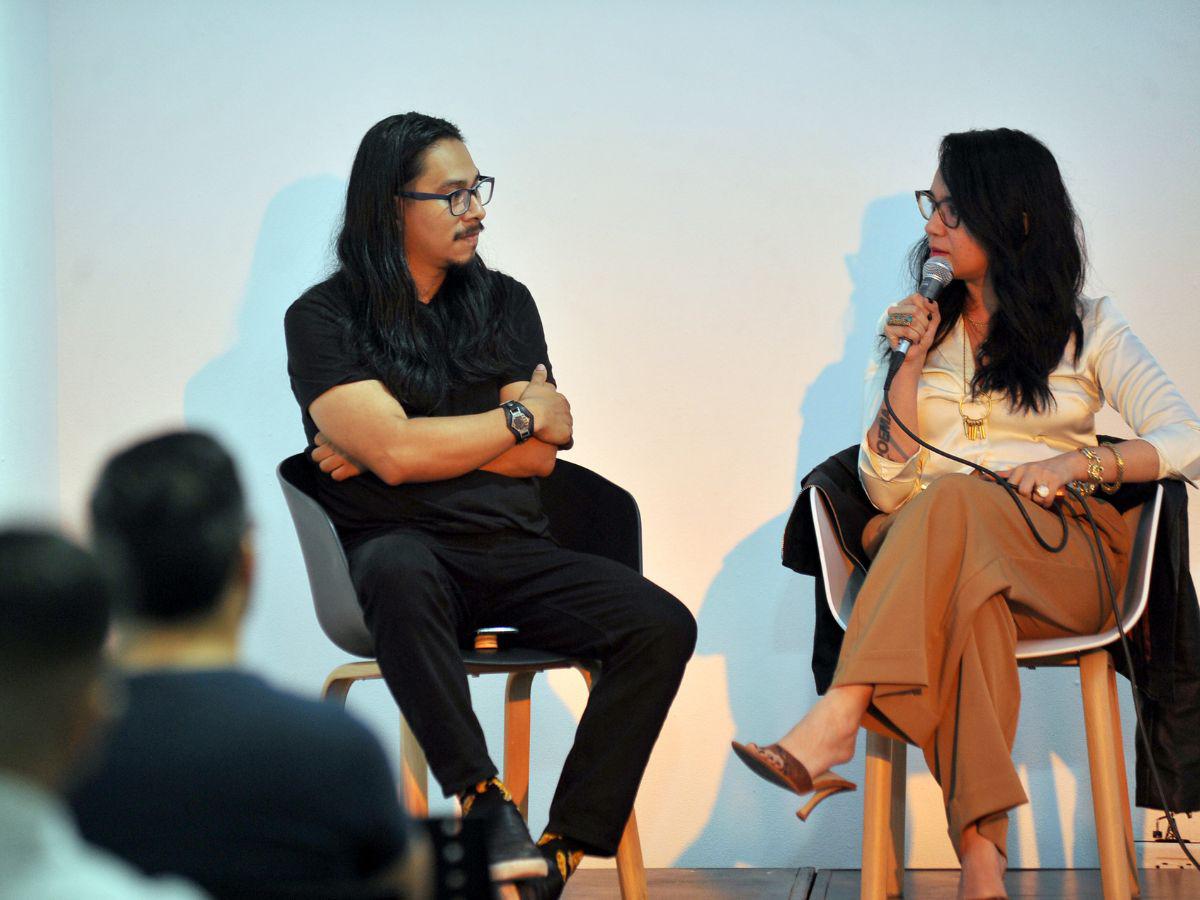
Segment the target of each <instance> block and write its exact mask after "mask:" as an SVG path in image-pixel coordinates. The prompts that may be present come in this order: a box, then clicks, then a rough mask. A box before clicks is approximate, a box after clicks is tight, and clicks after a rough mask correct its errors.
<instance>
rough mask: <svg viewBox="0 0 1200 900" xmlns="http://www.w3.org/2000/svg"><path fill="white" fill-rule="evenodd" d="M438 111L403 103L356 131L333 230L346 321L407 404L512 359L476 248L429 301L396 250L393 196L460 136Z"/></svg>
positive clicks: (423, 402)
mask: <svg viewBox="0 0 1200 900" xmlns="http://www.w3.org/2000/svg"><path fill="white" fill-rule="evenodd" d="M462 139H463V138H462V133H461V132H460V131H459V130H458V128H457V127H456V126H454V125H453V124H451V123H450V122H447V121H446V120H445V119H437V118H434V117H433V116H426V115H422V114H421V113H416V112H409V113H404V114H403V115H398V116H389V117H388V118H386V119H384V120H383V121H381V122H377V123H376V124H375V125H373V126H372V127H371V129H370V130H369V131H368V132H367V133H366V134H365V135H364V136H363V139H362V143H361V144H359V147H358V153H357V155H356V156H355V157H354V166H353V167H352V168H351V170H350V183H349V186H348V187H347V189H346V213H345V217H344V219H343V221H342V229H341V233H340V234H339V235H338V239H337V256H338V262H339V263H340V267H339V269H338V271H337V273H336V275H335V277H336V278H338V279H340V280H341V281H342V283H343V286H344V287H345V289H346V290H347V292H348V293H349V295H350V296H351V297H352V298H353V300H354V303H355V309H354V315H353V318H352V320H351V321H350V322H349V323H347V324H348V325H349V327H350V328H351V330H352V331H353V333H354V336H355V338H357V343H358V344H359V345H360V346H361V347H362V348H363V349H364V350H365V352H366V354H367V361H368V363H369V364H370V365H371V367H372V368H373V369H374V370H375V372H376V373H377V374H378V376H379V379H380V381H382V382H383V383H384V385H386V386H387V388H388V390H389V391H391V392H392V394H393V395H395V397H396V398H397V399H398V400H399V401H400V402H401V403H402V404H404V406H405V408H406V409H407V411H408V412H409V413H410V414H427V413H430V412H433V411H434V410H435V409H436V408H437V407H438V405H439V404H440V403H441V402H442V400H443V399H445V396H446V393H447V391H448V390H449V388H450V387H452V386H454V385H457V384H463V383H468V382H473V381H482V380H485V379H487V378H490V377H493V376H495V375H496V374H498V373H499V372H500V371H502V370H503V369H504V368H506V366H507V365H508V364H509V363H510V362H511V357H510V353H511V351H510V350H509V349H508V348H510V347H512V346H513V341H512V333H511V329H512V326H511V324H510V322H509V321H508V317H507V316H505V315H504V314H503V309H502V305H501V304H502V300H503V298H502V296H500V295H499V294H498V292H497V290H496V289H495V287H494V285H495V284H496V279H494V278H492V277H490V276H489V273H488V269H487V267H486V266H485V265H484V264H483V262H482V260H480V259H479V256H478V255H475V256H474V257H472V259H471V261H470V262H469V263H467V264H465V265H462V266H454V267H452V268H451V269H450V270H449V271H448V272H447V274H446V280H445V282H444V283H443V284H442V287H441V288H440V289H439V291H438V294H437V298H436V302H431V303H429V304H424V303H421V301H420V298H419V297H418V295H417V289H416V285H415V284H414V283H413V279H412V273H411V272H410V271H409V268H408V260H407V258H406V257H405V255H404V217H403V216H402V215H400V214H399V212H398V211H397V208H396V197H397V195H399V193H400V192H401V191H402V190H404V188H405V186H406V185H408V184H409V183H410V182H412V181H413V180H414V179H416V178H419V177H420V176H421V174H422V172H423V170H424V160H425V152H426V151H427V150H428V149H429V148H430V147H431V146H433V145H434V144H435V143H437V142H438V141H442V140H457V141H461V140H462Z"/></svg>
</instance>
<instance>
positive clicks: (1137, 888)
mask: <svg viewBox="0 0 1200 900" xmlns="http://www.w3.org/2000/svg"><path fill="white" fill-rule="evenodd" d="M1107 681H1108V706H1109V709H1111V710H1112V729H1113V737H1114V739H1115V740H1114V748H1115V749H1114V753H1115V755H1116V759H1117V787H1118V788H1119V789H1120V792H1121V797H1120V800H1121V814H1122V815H1121V819H1122V825H1123V826H1124V828H1125V861H1126V863H1127V864H1128V868H1129V890H1130V892H1131V893H1132V894H1133V896H1135V897H1138V896H1141V893H1142V889H1141V885H1139V884H1138V863H1137V851H1136V850H1135V849H1134V843H1133V810H1132V809H1131V808H1130V803H1129V776H1128V773H1127V772H1126V769H1125V742H1124V740H1123V738H1122V730H1121V698H1120V696H1119V695H1118V694H1117V673H1116V670H1115V669H1114V668H1113V667H1112V666H1111V665H1110V666H1108V679H1107Z"/></svg>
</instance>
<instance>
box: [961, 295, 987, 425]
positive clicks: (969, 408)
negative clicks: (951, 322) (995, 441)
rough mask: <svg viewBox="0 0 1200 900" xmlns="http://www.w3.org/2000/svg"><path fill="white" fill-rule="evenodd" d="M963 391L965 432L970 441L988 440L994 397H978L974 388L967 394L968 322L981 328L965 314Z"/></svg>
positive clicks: (969, 339) (962, 402)
mask: <svg viewBox="0 0 1200 900" xmlns="http://www.w3.org/2000/svg"><path fill="white" fill-rule="evenodd" d="M962 319H963V374H962V377H963V392H962V398H961V399H960V400H959V401H958V414H959V415H960V416H962V420H963V434H965V435H966V437H967V440H968V441H986V440H987V421H988V416H990V415H991V414H992V398H991V397H988V396H987V395H986V394H985V395H984V396H983V397H982V398H979V397H976V396H975V392H974V390H972V391H971V394H970V397H968V396H967V390H968V385H967V347H968V345H970V343H971V338H970V335H968V334H967V324H968V323H970V324H971V325H974V326H975V327H976V328H980V327H982V326H980V325H979V324H978V323H976V322H972V321H971V320H970V319H968V318H967V317H966V315H963V317H962Z"/></svg>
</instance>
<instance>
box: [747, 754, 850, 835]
mask: <svg viewBox="0 0 1200 900" xmlns="http://www.w3.org/2000/svg"><path fill="white" fill-rule="evenodd" d="M732 743H733V752H734V753H736V754H737V756H738V759H740V760H741V761H742V762H744V763H745V764H746V766H747V767H748V768H749V769H750V771H751V772H753V773H754V774H755V775H757V776H758V777H759V778H762V779H764V780H765V781H769V782H771V784H774V785H777V786H778V787H781V788H783V789H784V790H788V791H791V792H792V793H793V794H799V795H800V796H801V797H803V796H804V795H805V794H809V793H811V794H812V796H811V797H809V799H808V802H807V803H805V804H804V805H803V806H802V807H800V809H798V810H796V818H798V819H799V820H800V821H801V822H806V821H808V817H809V816H810V815H812V812H813V810H814V809H816V808H817V804H818V803H820V802H821V801H822V800H825V799H827V798H829V797H832V796H833V795H834V794H840V793H842V792H844V791H855V790H858V785H856V784H855V783H854V782H853V781H847V780H846V779H845V778H843V777H842V776H841V775H839V774H837V773H836V772H834V771H833V770H832V769H830V770H829V771H828V772H822V773H821V774H820V775H818V776H817V778H816V779H815V780H814V779H813V777H812V776H811V775H809V774H808V769H806V768H805V767H804V764H803V763H802V762H800V760H798V759H796V757H794V756H792V754H790V753H788V751H786V750H784V749H783V748H782V747H781V746H779V745H778V744H768V745H767V746H766V747H760V746H758V745H757V744H755V743H753V742H751V743H747V744H739V743H738V742H737V741H733V742H732Z"/></svg>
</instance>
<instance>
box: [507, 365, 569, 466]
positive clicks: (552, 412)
mask: <svg viewBox="0 0 1200 900" xmlns="http://www.w3.org/2000/svg"><path fill="white" fill-rule="evenodd" d="M517 399H518V400H519V401H520V402H521V403H523V404H524V405H525V407H526V408H527V409H528V410H529V411H530V412H531V413H533V428H534V431H533V433H534V434H535V435H536V436H537V437H538V438H539V439H540V440H542V441H545V442H546V443H547V444H554V445H555V446H558V447H566V446H568V445H569V444H570V443H571V440H572V438H571V435H572V432H573V429H574V421H573V420H572V419H571V404H570V403H568V402H567V398H566V397H564V396H563V395H562V394H560V393H559V392H558V389H557V388H555V387H554V385H552V384H550V382H548V381H546V367H545V366H543V365H540V364H539V365H538V367H537V368H536V369H534V370H533V376H532V377H531V378H530V379H529V384H528V386H526V388H525V390H524V391H523V392H522V393H521V396H520V397H518V398H517Z"/></svg>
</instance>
